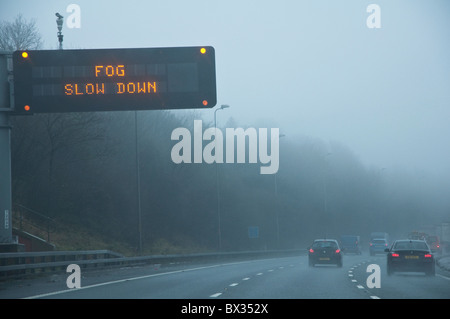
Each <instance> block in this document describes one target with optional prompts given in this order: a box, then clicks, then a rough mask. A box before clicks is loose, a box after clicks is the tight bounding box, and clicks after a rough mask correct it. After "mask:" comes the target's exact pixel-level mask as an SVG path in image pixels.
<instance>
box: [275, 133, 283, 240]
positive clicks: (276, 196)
mask: <svg viewBox="0 0 450 319" xmlns="http://www.w3.org/2000/svg"><path fill="white" fill-rule="evenodd" d="M285 136H286V135H284V134H280V136H279V137H280V138H281V137H285ZM274 175H275V176H274V178H275V204H276V217H277V218H276V219H277V223H276V224H277V248H278V249H279V248H280V216H279V215H280V207H279V206H280V204H279V201H278V181H277V174H274Z"/></svg>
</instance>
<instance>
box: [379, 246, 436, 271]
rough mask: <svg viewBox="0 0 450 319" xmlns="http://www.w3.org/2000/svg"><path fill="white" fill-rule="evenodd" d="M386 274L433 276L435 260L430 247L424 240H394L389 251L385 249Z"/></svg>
mask: <svg viewBox="0 0 450 319" xmlns="http://www.w3.org/2000/svg"><path fill="white" fill-rule="evenodd" d="M386 252H387V253H388V254H387V273H388V275H391V274H393V273H394V272H425V273H426V274H427V275H429V276H434V275H435V260H434V256H433V254H432V252H431V249H430V247H429V246H428V244H427V243H426V242H425V241H424V240H413V239H402V240H396V241H395V242H394V244H393V245H392V247H391V248H390V249H386Z"/></svg>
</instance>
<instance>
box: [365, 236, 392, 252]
mask: <svg viewBox="0 0 450 319" xmlns="http://www.w3.org/2000/svg"><path fill="white" fill-rule="evenodd" d="M369 245H370V246H369V252H370V256H374V255H377V254H383V255H384V253H385V250H386V248H387V247H388V245H389V244H388V242H387V240H386V239H384V238H375V239H372V240H371V241H370V244H369Z"/></svg>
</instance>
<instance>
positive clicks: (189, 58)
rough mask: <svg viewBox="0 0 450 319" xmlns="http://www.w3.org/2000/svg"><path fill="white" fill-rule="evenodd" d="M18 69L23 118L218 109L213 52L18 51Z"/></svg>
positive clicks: (16, 76) (18, 100)
mask: <svg viewBox="0 0 450 319" xmlns="http://www.w3.org/2000/svg"><path fill="white" fill-rule="evenodd" d="M13 68H14V90H15V112H16V113H19V114H20V113H24V114H25V113H26V114H30V113H57V112H97V111H122V110H164V109H189V108H212V107H214V106H215V105H216V103H217V98H216V72H215V52H214V48H213V47H175V48H140V49H96V50H31V51H16V52H14V54H13Z"/></svg>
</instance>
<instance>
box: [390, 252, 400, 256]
mask: <svg viewBox="0 0 450 319" xmlns="http://www.w3.org/2000/svg"><path fill="white" fill-rule="evenodd" d="M391 256H392V257H400V255H399V254H397V253H392V254H391Z"/></svg>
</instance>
